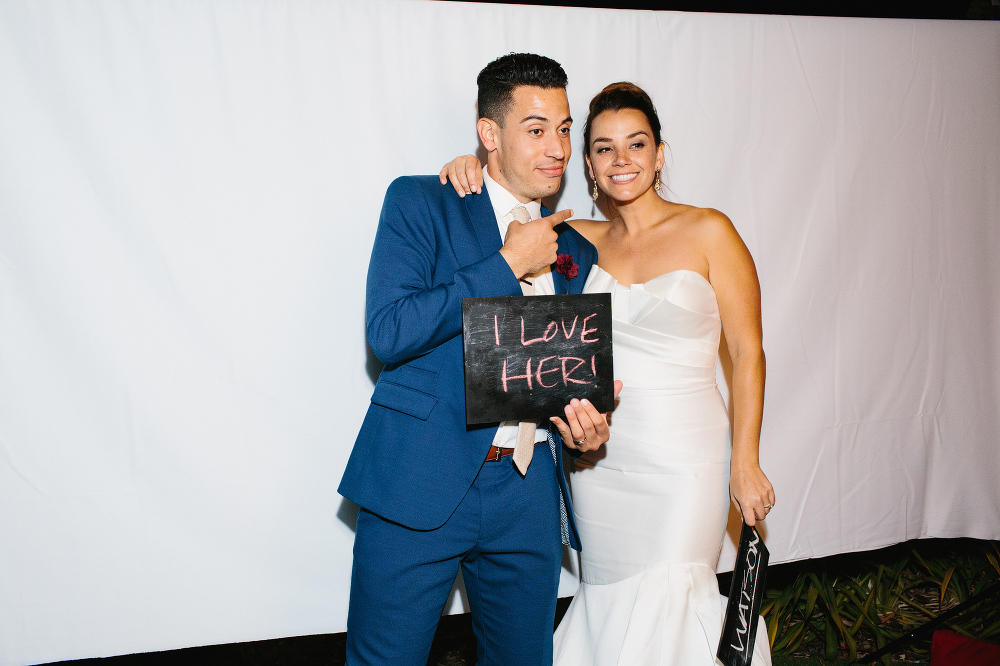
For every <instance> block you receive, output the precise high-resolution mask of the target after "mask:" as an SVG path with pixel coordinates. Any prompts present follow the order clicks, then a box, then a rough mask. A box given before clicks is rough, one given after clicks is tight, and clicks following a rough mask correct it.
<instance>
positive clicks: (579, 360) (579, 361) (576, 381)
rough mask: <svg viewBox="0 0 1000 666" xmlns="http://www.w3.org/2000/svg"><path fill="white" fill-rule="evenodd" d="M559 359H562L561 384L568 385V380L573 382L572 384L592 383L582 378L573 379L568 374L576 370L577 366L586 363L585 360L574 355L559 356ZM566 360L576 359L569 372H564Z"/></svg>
mask: <svg viewBox="0 0 1000 666" xmlns="http://www.w3.org/2000/svg"><path fill="white" fill-rule="evenodd" d="M559 360H560V361H562V377H563V384H564V385H565V386H569V383H570V382H573V383H574V384H593V382H587V381H584V380H582V379H573V378H572V377H570V375H572V374H573V373H574V372H576V369H577V368H579V367H580V366H581V365H583V364H584V363H586V361H584V360H583V359H582V358H577V357H575V356H560V357H559ZM566 361H576V365H574V366H573V367H572V368H571V369H570V371H569V372H566Z"/></svg>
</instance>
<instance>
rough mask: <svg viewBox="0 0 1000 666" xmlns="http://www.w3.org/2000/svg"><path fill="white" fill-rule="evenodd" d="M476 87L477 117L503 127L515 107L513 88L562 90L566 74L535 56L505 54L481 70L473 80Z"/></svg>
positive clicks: (554, 62)
mask: <svg viewBox="0 0 1000 666" xmlns="http://www.w3.org/2000/svg"><path fill="white" fill-rule="evenodd" d="M476 83H477V84H479V117H480V118H489V119H490V120H492V121H493V122H495V123H497V124H498V125H500V127H503V123H504V120H505V119H506V118H507V114H508V113H510V109H511V107H512V106H514V88H517V87H518V86H537V87H539V88H565V87H566V72H564V71H563V68H562V65H560V64H559V63H557V62H556V61H555V60H552V59H551V58H546V57H545V56H540V55H535V54H534V53H508V54H507V55H505V56H500V57H499V58H497V59H496V60H494V61H493V62H491V63H490V64H488V65H486V67H483V71H481V72H479V76H478V77H477V78H476Z"/></svg>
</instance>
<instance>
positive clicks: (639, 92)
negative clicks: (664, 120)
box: [583, 81, 661, 154]
mask: <svg viewBox="0 0 1000 666" xmlns="http://www.w3.org/2000/svg"><path fill="white" fill-rule="evenodd" d="M622 109H635V110H636V111H641V112H642V114H643V115H644V116H646V120H648V121H649V126H650V127H651V128H652V130H653V140H654V141H655V142H656V145H657V146H658V145H660V141H661V139H660V119H659V117H658V116H657V115H656V108H655V107H654V106H653V100H651V99H649V95H647V94H646V91H645V90H643V89H642V88H640V87H639V86H637V85H635V84H634V83H629V82H628V81H619V82H618V83H612V84H611V85H609V86H608V87H606V88H605V89H604V90H602V91H601V92H599V93H597V95H595V96H594V99H592V100H590V112H589V113H588V114H587V122H586V124H585V125H584V126H583V146H584V150H585V151H586V152H587V154H589V153H590V127H591V125H592V124H593V122H594V118H596V117H597V116H599V115H601V114H602V113H604V112H605V111H621V110H622Z"/></svg>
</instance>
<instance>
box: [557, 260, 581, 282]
mask: <svg viewBox="0 0 1000 666" xmlns="http://www.w3.org/2000/svg"><path fill="white" fill-rule="evenodd" d="M579 270H580V266H579V265H577V264H574V263H573V255H572V254H556V272H557V273H562V274H563V275H565V276H566V279H567V280H572V279H573V278H575V277H576V274H577V272H579Z"/></svg>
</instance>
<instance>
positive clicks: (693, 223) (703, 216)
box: [678, 206, 739, 242]
mask: <svg viewBox="0 0 1000 666" xmlns="http://www.w3.org/2000/svg"><path fill="white" fill-rule="evenodd" d="M678 217H679V218H680V219H682V220H683V222H684V224H685V225H688V226H690V228H691V230H692V231H694V232H695V233H696V234H698V235H699V236H702V237H703V238H705V239H706V240H713V241H716V242H717V241H722V240H726V239H730V240H732V239H734V238H739V233H737V231H736V227H735V226H733V221H732V220H730V219H729V216H727V215H726V214H725V213H723V212H722V211H718V210H716V209H714V208H698V207H696V206H684V210H682V211H679V213H678Z"/></svg>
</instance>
